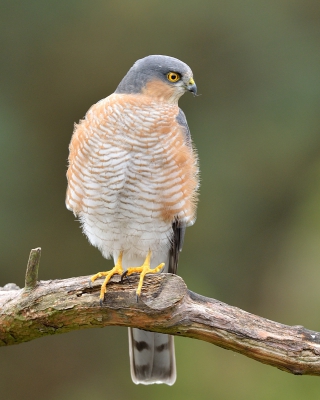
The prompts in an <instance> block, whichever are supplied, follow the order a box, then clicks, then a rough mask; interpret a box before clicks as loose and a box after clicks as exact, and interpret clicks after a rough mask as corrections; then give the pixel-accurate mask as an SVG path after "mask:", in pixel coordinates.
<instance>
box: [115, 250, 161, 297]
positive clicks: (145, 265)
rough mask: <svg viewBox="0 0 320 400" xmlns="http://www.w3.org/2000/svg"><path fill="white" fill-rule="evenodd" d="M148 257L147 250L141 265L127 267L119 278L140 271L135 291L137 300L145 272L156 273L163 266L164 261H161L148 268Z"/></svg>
mask: <svg viewBox="0 0 320 400" xmlns="http://www.w3.org/2000/svg"><path fill="white" fill-rule="evenodd" d="M150 259H151V251H150V250H149V252H148V254H147V257H146V259H145V260H144V263H143V264H142V265H141V267H132V268H128V269H127V270H126V272H125V273H124V274H123V275H122V277H121V280H122V279H123V278H124V277H125V276H128V275H131V274H135V273H140V281H139V285H138V289H137V291H136V294H137V300H138V299H139V297H140V295H141V288H142V284H143V279H144V277H145V275H146V274H156V273H157V272H160V271H161V269H162V268H163V266H164V263H161V264H159V265H158V266H157V267H156V268H150Z"/></svg>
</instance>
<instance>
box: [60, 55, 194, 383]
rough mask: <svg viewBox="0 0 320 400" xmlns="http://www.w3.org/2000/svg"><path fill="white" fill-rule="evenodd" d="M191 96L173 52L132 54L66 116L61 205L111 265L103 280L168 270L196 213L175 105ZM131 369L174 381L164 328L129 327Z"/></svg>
mask: <svg viewBox="0 0 320 400" xmlns="http://www.w3.org/2000/svg"><path fill="white" fill-rule="evenodd" d="M188 91H189V92H191V93H192V94H193V95H197V86H196V84H195V81H194V79H193V73H192V70H191V69H190V67H189V66H188V65H187V64H185V63H184V62H182V61H180V60H178V59H177V58H174V57H169V56H164V55H150V56H147V57H144V58H142V59H139V60H138V61H136V62H135V63H134V64H133V66H132V67H131V68H130V69H129V71H128V72H127V74H126V75H125V76H124V78H123V79H122V80H121V82H120V84H119V85H118V87H117V88H116V90H115V92H114V93H112V94H111V95H109V96H108V97H106V98H104V99H102V100H100V101H98V102H97V103H96V104H94V105H93V106H92V107H91V108H90V109H89V110H88V112H87V113H86V115H85V117H84V119H82V120H80V122H79V123H78V124H75V128H74V132H73V135H72V139H71V142H70V145H69V158H68V171H67V180H68V187H67V194H66V207H67V208H68V209H69V210H71V211H72V212H73V213H74V215H75V216H77V218H78V219H79V221H80V223H81V227H82V230H83V232H84V234H85V235H86V236H87V238H88V240H89V242H90V243H91V244H92V245H93V246H95V247H97V248H98V249H99V250H100V251H101V253H102V255H103V257H105V258H113V260H114V268H113V269H112V270H110V271H103V272H98V273H97V274H95V275H93V276H92V278H91V282H94V281H95V280H96V279H98V278H101V277H104V282H103V284H102V285H101V290H100V305H102V304H103V301H104V298H105V296H107V283H108V282H109V280H110V278H111V277H112V276H113V275H115V274H119V275H121V276H122V277H124V276H127V277H128V276H130V275H131V274H140V278H139V284H138V287H137V290H136V296H137V300H138V301H139V299H142V298H143V293H142V288H143V280H144V276H145V275H146V274H152V273H159V272H169V273H172V274H176V273H177V267H178V259H179V252H180V251H181V250H182V246H183V241H184V236H185V231H186V228H187V227H189V226H191V225H193V224H194V222H195V219H196V208H197V202H198V187H199V166H198V156H197V153H196V150H195V148H194V145H193V143H192V139H191V135H190V130H189V127H188V124H187V120H186V117H185V114H184V112H183V111H182V110H181V109H180V108H179V106H178V100H179V98H180V97H181V96H182V95H183V94H184V93H185V92H188ZM129 355H130V370H131V377H132V380H133V382H134V383H136V384H144V385H148V384H154V383H164V384H167V385H173V384H174V382H175V380H176V362H175V350H174V340H173V336H170V335H167V334H160V333H155V332H149V331H144V330H140V329H137V328H129Z"/></svg>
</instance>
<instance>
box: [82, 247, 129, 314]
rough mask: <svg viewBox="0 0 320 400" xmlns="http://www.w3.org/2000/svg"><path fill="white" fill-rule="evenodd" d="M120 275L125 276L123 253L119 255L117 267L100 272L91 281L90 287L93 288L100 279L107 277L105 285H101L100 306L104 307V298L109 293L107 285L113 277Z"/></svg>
mask: <svg viewBox="0 0 320 400" xmlns="http://www.w3.org/2000/svg"><path fill="white" fill-rule="evenodd" d="M115 274H118V275H122V274H123V269H122V251H121V252H120V254H119V257H118V260H117V262H116V265H115V266H114V267H113V268H112V270H110V271H105V272H98V273H97V274H95V275H93V276H92V277H91V279H90V287H92V283H93V282H94V281H95V280H96V279H98V278H101V277H102V276H105V280H104V282H103V284H102V285H101V290H100V306H102V304H103V301H104V296H105V294H106V292H107V283H108V282H109V281H110V279H111V278H112V277H113V275H115Z"/></svg>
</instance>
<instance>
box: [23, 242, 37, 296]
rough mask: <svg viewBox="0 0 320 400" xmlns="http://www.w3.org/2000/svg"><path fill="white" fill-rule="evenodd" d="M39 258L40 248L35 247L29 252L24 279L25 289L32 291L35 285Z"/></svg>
mask: <svg viewBox="0 0 320 400" xmlns="http://www.w3.org/2000/svg"><path fill="white" fill-rule="evenodd" d="M40 257H41V248H40V247H37V248H36V249H32V250H31V251H30V255H29V260H28V265H27V271H26V279H25V288H26V289H33V288H34V287H35V286H36V284H37V280H38V271H39V264H40Z"/></svg>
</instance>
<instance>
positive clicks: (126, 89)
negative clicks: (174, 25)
mask: <svg viewBox="0 0 320 400" xmlns="http://www.w3.org/2000/svg"><path fill="white" fill-rule="evenodd" d="M186 91H190V92H191V93H193V94H194V95H195V94H196V93H197V86H196V84H195V82H194V80H193V74H192V71H191V69H190V67H189V66H188V65H187V64H185V63H184V62H182V61H180V60H178V59H177V58H173V57H169V56H161V55H152V56H148V57H145V58H142V59H140V60H138V61H136V62H135V63H134V65H133V66H132V67H131V68H130V70H129V71H128V73H127V74H126V76H125V77H124V78H123V79H122V81H121V82H120V84H119V86H118V87H117V90H116V91H115V93H125V94H143V95H148V96H151V97H156V98H158V99H161V100H164V101H169V102H171V103H176V102H178V100H179V98H180V97H181V96H182V95H183V94H184V93H185V92H186Z"/></svg>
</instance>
